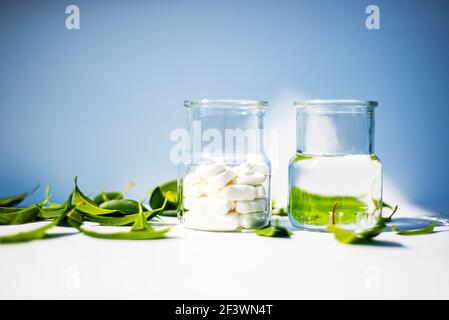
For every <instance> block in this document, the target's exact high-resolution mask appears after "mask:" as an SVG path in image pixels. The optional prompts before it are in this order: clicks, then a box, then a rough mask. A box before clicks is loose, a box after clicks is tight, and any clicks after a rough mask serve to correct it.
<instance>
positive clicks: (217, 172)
mask: <svg viewBox="0 0 449 320" xmlns="http://www.w3.org/2000/svg"><path fill="white" fill-rule="evenodd" d="M268 175H269V167H268V166H267V165H266V164H264V163H249V162H245V163H243V164H241V165H238V166H235V167H230V166H227V165H225V164H224V163H214V164H210V165H203V166H200V167H198V168H197V169H196V170H195V171H193V172H190V173H189V174H187V175H186V176H185V177H184V180H183V208H184V209H185V212H184V214H183V223H184V225H185V226H186V227H188V228H193V229H203V230H211V231H233V230H237V229H257V228H260V227H262V226H264V225H265V224H266V221H267V219H268V216H267V208H268V205H269V203H268V202H269V200H268V194H267V191H266V190H265V187H264V186H263V185H264V183H265V182H266V180H267V177H268Z"/></svg>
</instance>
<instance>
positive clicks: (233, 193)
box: [223, 184, 257, 201]
mask: <svg viewBox="0 0 449 320" xmlns="http://www.w3.org/2000/svg"><path fill="white" fill-rule="evenodd" d="M223 193H224V198H225V199H226V200H234V201H236V200H254V199H256V195H257V193H256V188H254V187H253V186H248V185H244V184H233V185H229V186H227V187H225V188H224V191H223Z"/></svg>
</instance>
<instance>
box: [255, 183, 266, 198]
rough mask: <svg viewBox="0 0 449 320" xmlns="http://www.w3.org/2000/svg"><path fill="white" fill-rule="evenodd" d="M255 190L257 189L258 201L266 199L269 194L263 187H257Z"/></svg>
mask: <svg viewBox="0 0 449 320" xmlns="http://www.w3.org/2000/svg"><path fill="white" fill-rule="evenodd" d="M255 189H256V198H257V199H260V198H265V197H266V195H267V193H266V191H265V188H264V187H263V186H255Z"/></svg>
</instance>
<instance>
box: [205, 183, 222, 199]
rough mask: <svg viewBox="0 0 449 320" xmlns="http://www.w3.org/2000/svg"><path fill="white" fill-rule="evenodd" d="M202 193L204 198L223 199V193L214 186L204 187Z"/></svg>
mask: <svg viewBox="0 0 449 320" xmlns="http://www.w3.org/2000/svg"><path fill="white" fill-rule="evenodd" d="M204 193H205V194H206V196H208V197H212V198H221V197H223V193H222V192H221V190H219V189H216V188H215V187H214V186H212V185H210V184H207V185H205V187H204Z"/></svg>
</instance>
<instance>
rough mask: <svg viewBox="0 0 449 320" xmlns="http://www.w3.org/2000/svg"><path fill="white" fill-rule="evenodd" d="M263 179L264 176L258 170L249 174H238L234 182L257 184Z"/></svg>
mask: <svg viewBox="0 0 449 320" xmlns="http://www.w3.org/2000/svg"><path fill="white" fill-rule="evenodd" d="M264 181H265V176H264V175H263V174H261V173H259V172H255V173H253V174H250V175H242V176H238V177H237V179H235V183H237V184H249V185H253V186H255V185H258V184H261V183H263V182H264Z"/></svg>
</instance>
